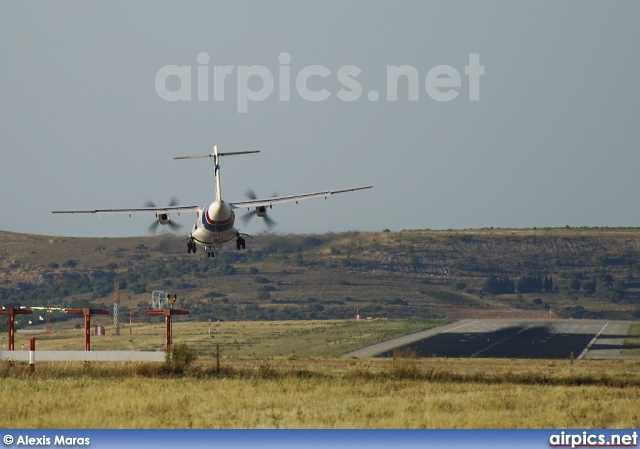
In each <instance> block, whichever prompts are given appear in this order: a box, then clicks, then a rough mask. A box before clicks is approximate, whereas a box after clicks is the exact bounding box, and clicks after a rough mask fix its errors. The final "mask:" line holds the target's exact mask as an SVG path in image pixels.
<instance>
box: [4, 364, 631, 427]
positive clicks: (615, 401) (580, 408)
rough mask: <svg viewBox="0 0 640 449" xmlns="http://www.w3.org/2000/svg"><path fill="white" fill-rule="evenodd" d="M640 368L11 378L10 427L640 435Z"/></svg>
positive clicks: (117, 372) (8, 374)
mask: <svg viewBox="0 0 640 449" xmlns="http://www.w3.org/2000/svg"><path fill="white" fill-rule="evenodd" d="M639 368H640V362H637V361H616V362H611V361H579V362H575V365H574V366H573V368H571V366H570V364H569V361H566V362H565V361H563V362H562V363H559V362H558V361H539V362H537V363H535V364H532V363H531V361H522V360H499V361H498V360H475V359H468V360H462V359H422V360H416V359H412V358H406V359H397V360H396V361H394V360H392V359H386V360H382V359H368V360H355V359H335V358H315V357H314V358H310V357H301V358H300V357H287V358H284V357H277V358H251V357H241V358H238V357H226V358H223V359H222V361H221V370H220V371H221V373H220V375H217V374H216V367H215V361H213V360H212V359H210V358H201V359H199V360H198V361H197V362H196V363H195V364H194V365H193V366H191V367H189V368H188V369H187V370H186V372H184V373H183V374H179V375H177V374H172V373H171V372H169V371H163V369H162V364H155V365H150V364H146V365H144V364H135V363H111V364H109V363H103V364H99V363H94V364H92V365H91V366H90V367H84V366H83V365H82V364H81V363H73V364H72V363H66V364H65V363H53V362H52V363H40V364H38V367H37V369H36V373H35V374H34V375H32V376H30V375H28V374H27V368H26V365H24V364H22V365H20V364H17V365H16V366H14V367H9V366H8V365H7V364H6V363H4V364H3V366H2V369H1V370H0V376H1V377H2V382H1V383H0V409H1V410H2V414H0V427H4V428H638V427H639V426H640V411H639V409H638V407H637V404H638V400H640V375H639V374H638V373H639Z"/></svg>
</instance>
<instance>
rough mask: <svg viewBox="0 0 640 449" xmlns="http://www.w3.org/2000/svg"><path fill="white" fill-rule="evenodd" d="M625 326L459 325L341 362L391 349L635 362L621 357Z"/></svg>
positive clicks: (550, 322)
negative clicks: (572, 357) (571, 357)
mask: <svg viewBox="0 0 640 449" xmlns="http://www.w3.org/2000/svg"><path fill="white" fill-rule="evenodd" d="M630 324H631V322H630V321H607V320H461V321H457V322H455V323H451V324H448V325H446V326H439V327H437V328H433V329H428V330H426V331H422V332H416V333H414V334H410V335H406V336H404V337H400V338H396V339H393V340H389V341H386V342H383V343H379V344H376V345H373V346H369V347H367V348H362V349H359V350H357V351H353V352H350V353H347V354H344V355H343V357H391V356H392V355H393V350H394V349H398V350H399V351H408V352H413V353H415V354H416V355H417V356H418V357H451V358H460V357H482V358H520V359H568V358H569V357H570V354H571V353H572V352H573V355H574V358H575V359H578V360H579V359H640V356H627V355H623V354H621V353H620V352H621V349H622V344H623V342H624V340H625V338H626V336H627V333H628V332H629V326H630Z"/></svg>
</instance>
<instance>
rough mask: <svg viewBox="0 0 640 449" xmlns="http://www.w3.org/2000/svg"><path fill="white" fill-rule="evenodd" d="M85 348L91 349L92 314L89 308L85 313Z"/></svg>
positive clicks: (86, 349)
mask: <svg viewBox="0 0 640 449" xmlns="http://www.w3.org/2000/svg"><path fill="white" fill-rule="evenodd" d="M84 350H85V351H91V315H90V314H89V313H88V310H85V315H84Z"/></svg>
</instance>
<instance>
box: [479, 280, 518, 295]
mask: <svg viewBox="0 0 640 449" xmlns="http://www.w3.org/2000/svg"><path fill="white" fill-rule="evenodd" d="M483 290H484V291H485V292H487V293H489V294H492V295H507V294H511V293H514V292H515V284H514V282H513V281H512V280H511V279H509V278H508V277H500V278H497V277H495V276H491V277H490V278H489V279H487V281H486V282H485V283H484V287H483Z"/></svg>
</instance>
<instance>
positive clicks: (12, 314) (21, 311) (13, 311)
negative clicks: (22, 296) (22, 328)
mask: <svg viewBox="0 0 640 449" xmlns="http://www.w3.org/2000/svg"><path fill="white" fill-rule="evenodd" d="M32 313H33V310H31V309H27V308H22V307H9V308H7V309H0V315H8V316H9V351H13V350H14V346H15V335H16V331H15V328H16V324H15V322H16V315H29V314H32Z"/></svg>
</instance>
